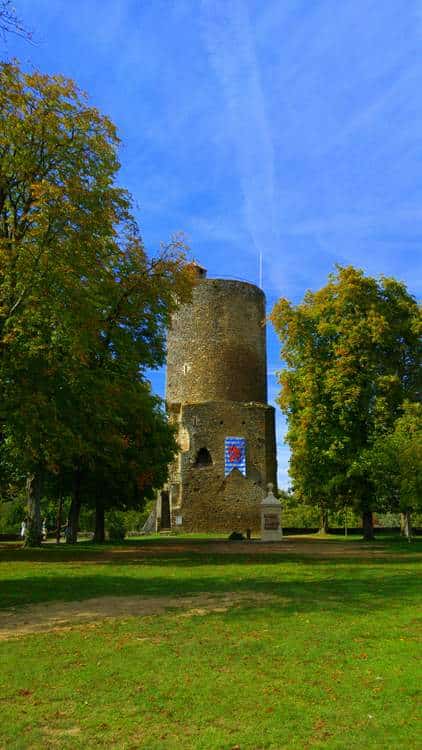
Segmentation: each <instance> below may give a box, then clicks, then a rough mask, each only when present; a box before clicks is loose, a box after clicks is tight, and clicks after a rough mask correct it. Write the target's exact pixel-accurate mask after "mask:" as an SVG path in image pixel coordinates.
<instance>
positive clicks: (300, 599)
mask: <svg viewBox="0 0 422 750" xmlns="http://www.w3.org/2000/svg"><path fill="white" fill-rule="evenodd" d="M266 549H267V548H266ZM421 552H422V546H421V542H416V543H413V544H411V545H408V544H406V543H401V542H397V541H391V540H386V541H382V542H380V543H376V544H373V545H364V544H362V543H360V542H357V541H356V540H353V539H349V540H348V541H347V544H346V543H344V542H339V541H337V540H328V541H326V542H325V541H320V540H318V541H315V540H294V539H293V538H291V539H289V540H287V541H286V542H284V543H283V544H282V545H280V546H279V547H271V548H270V550H269V551H266V552H265V553H264V551H263V549H262V548H260V547H259V544H257V543H255V544H251V545H249V546H248V545H247V544H246V543H245V544H239V545H237V546H236V543H233V544H232V545H231V546H230V545H227V544H222V545H219V544H218V543H217V542H215V541H212V540H201V539H195V540H189V541H184V540H183V539H182V538H180V539H177V540H174V539H168V540H163V539H159V540H157V539H151V540H142V541H130V542H128V543H126V544H124V545H121V546H118V547H117V546H109V545H105V546H104V547H97V546H94V545H91V544H89V543H87V544H79V545H78V546H77V548H76V549H72V548H66V547H65V546H61V547H60V548H56V547H55V546H54V545H46V546H45V547H44V548H43V549H42V550H40V551H34V552H33V551H25V550H22V549H20V548H19V547H18V546H16V545H11V544H9V545H7V544H4V545H3V546H2V548H1V549H0V602H1V610H0V664H1V668H0V715H1V720H0V748H5V749H7V750H12V749H14V748H25V749H26V748H95V747H110V748H132V749H133V750H135V748H147V749H148V750H158V749H160V750H161V749H162V750H168V749H170V748H172V749H173V748H182V749H185V748H186V749H188V748H189V749H195V750H205V749H209V748H212V749H214V748H221V749H222V750H224V749H227V750H230V748H240V749H241V750H259V749H261V748H262V749H263V748H272V749H273V750H281V749H282V748H289V749H290V748H292V749H293V748H295V749H296V748H297V749H300V750H302V749H307V748H327V749H334V748H336V749H338V750H348V749H349V748H359V750H361V749H363V748H365V750H367V749H368V750H371V749H372V748H383V749H384V748H389V749H391V750H395V749H396V748H397V749H398V748H407V749H411V748H415V749H417V748H420V747H421V745H422V743H421V726H420V724H418V721H417V709H418V692H419V685H420V677H421V675H420V669H419V660H420V641H418V635H419V636H420V624H421V621H422V620H421V618H420V600H421V597H420V594H421V588H422V587H421V578H420V561H421V559H422V555H421ZM207 596H208V598H207ZM115 597H118V598H119V599H118V601H121V602H122V603H124V602H126V603H127V604H128V606H129V605H130V607H132V609H133V607H134V608H135V610H136V607H137V606H138V603H139V602H143V603H145V602H150V601H151V602H155V604H154V606H152V607H151V611H150V612H149V613H147V614H146V613H145V612H143V613H141V614H136V613H135V614H134V613H133V612H132V613H131V614H127V613H126V614H123V615H122V613H121V612H120V613H119V608H118V607H117V604H116V599H115ZM180 597H182V598H183V599H181V600H180V601H179V602H178V605H177V606H176V604H175V598H176V599H179V598H180ZM187 597H188V599H187ZM94 600H95V602H97V604H96V606H98V600H101V602H102V607H103V608H102V614H101V615H98V612H96V611H95V606H94V603H93V602H94ZM58 602H62V604H61V605H60V604H57V603H58ZM157 602H161V603H162V605H163V606H162V607H161V609H158V610H157V606H158V605H157ZM66 603H67V604H66ZM72 603H73V604H72ZM167 605H168V607H169V608H167V609H166V606H167ZM54 607H55V608H56V610H55V611H56V615H55V619H54V620H52V619H51V612H52V611H53V608H54ZM60 608H62V611H61V609H60ZM58 610H59V615H60V616H57V611H58ZM79 615H82V616H83V617H84V618H85V620H84V621H83V622H80V621H79V620H78V617H79ZM113 615H115V617H113ZM49 618H50V619H49ZM35 622H38V624H40V628H41V629H40V630H38V632H31V628H32V627H33V626H34V623H35ZM43 629H44V630H43ZM35 630H36V629H35Z"/></svg>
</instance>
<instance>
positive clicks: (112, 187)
mask: <svg viewBox="0 0 422 750" xmlns="http://www.w3.org/2000/svg"><path fill="white" fill-rule="evenodd" d="M118 145H119V139H118V137H117V134H116V130H115V127H114V125H113V124H112V123H111V122H110V120H109V119H108V118H107V117H104V116H103V115H101V114H100V113H99V112H98V110H97V109H95V108H94V107H91V106H89V104H88V103H87V99H86V97H85V95H84V94H83V93H82V92H81V91H79V89H78V88H77V87H76V85H75V84H74V83H73V82H72V81H70V80H68V79H64V78H63V77H61V76H47V75H42V74H40V73H38V72H35V73H30V74H28V73H23V72H21V71H20V69H19V67H18V65H17V64H15V63H13V64H10V63H9V64H2V65H0V395H1V397H2V410H1V419H2V423H3V430H2V431H3V434H4V435H5V438H6V440H5V445H7V446H8V449H9V450H10V451H11V455H13V457H14V460H15V462H18V463H19V464H20V466H21V467H22V468H24V470H25V471H26V473H27V476H28V482H27V491H28V543H30V544H32V543H39V542H40V539H41V529H40V514H39V499H40V495H41V493H42V481H43V477H44V475H45V474H46V473H48V472H51V471H60V472H62V473H67V472H69V471H70V472H71V473H72V474H73V487H74V495H75V497H78V494H79V489H80V486H81V477H82V475H83V472H84V471H86V470H87V467H89V466H92V462H93V461H94V460H95V451H96V450H97V451H98V450H101V449H99V448H98V439H97V435H101V434H105V433H106V432H107V429H108V426H109V425H110V424H114V423H115V422H116V420H118V419H119V417H118V416H116V414H115V413H114V411H113V404H114V402H113V399H112V398H107V393H110V389H112V388H113V387H115V388H121V387H122V383H125V384H126V386H129V385H130V384H134V383H137V382H142V380H144V378H145V369H146V368H147V367H156V366H158V365H160V364H161V363H162V361H163V357H164V338H165V328H166V326H167V325H168V323H169V320H170V316H171V314H172V312H173V310H174V309H175V307H176V306H177V304H178V303H179V301H180V300H186V299H188V297H189V293H190V288H191V285H192V275H191V274H190V273H189V269H188V268H187V266H186V261H185V256H184V247H183V242H182V241H181V240H180V239H179V238H176V239H175V240H174V241H172V242H171V243H169V245H168V246H167V247H165V248H163V249H162V251H161V253H160V255H159V257H158V258H156V259H153V260H150V259H149V258H148V256H147V254H146V252H145V249H144V247H143V244H142V241H141V238H140V236H139V231H138V227H137V226H136V223H135V221H134V220H133V217H132V213H131V200H130V196H129V195H128V194H127V192H126V191H125V190H123V189H121V188H120V187H118V186H117V185H116V182H115V180H116V175H117V172H118V169H119V162H118V156H117V149H118ZM150 408H152V404H150ZM140 418H141V415H140ZM94 436H95V437H94Z"/></svg>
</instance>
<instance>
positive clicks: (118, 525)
mask: <svg viewBox="0 0 422 750" xmlns="http://www.w3.org/2000/svg"><path fill="white" fill-rule="evenodd" d="M106 528H107V530H108V536H109V539H110V541H113V542H122V541H123V539H124V538H125V535H126V524H125V514H124V513H122V511H117V510H114V511H110V512H109V513H107V520H106Z"/></svg>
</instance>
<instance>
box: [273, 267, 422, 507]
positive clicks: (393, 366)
mask: <svg viewBox="0 0 422 750" xmlns="http://www.w3.org/2000/svg"><path fill="white" fill-rule="evenodd" d="M271 318H272V321H273V323H274V326H275V328H276V331H277V333H278V335H279V337H280V339H281V342H282V357H283V359H284V360H285V362H286V365H287V366H286V369H285V370H282V371H281V373H280V383H281V386H282V388H281V394H280V399H279V402H280V405H281V408H282V409H283V411H284V412H285V413H286V415H287V420H288V433H287V442H288V443H289V445H290V448H291V452H292V457H291V464H290V473H291V476H292V479H293V485H294V489H295V491H296V493H297V494H298V495H299V496H301V497H302V498H303V501H304V502H308V503H311V504H319V505H320V506H321V507H323V508H324V507H329V508H331V509H336V507H339V508H341V507H342V506H344V505H345V504H347V505H351V504H352V503H353V504H354V505H355V507H356V508H357V509H360V510H362V511H367V510H373V509H375V508H376V507H378V506H377V498H376V496H375V491H374V485H373V483H372V480H371V477H370V475H369V473H368V471H367V470H366V469H365V470H362V471H361V472H359V471H357V470H356V467H357V466H358V465H359V466H362V464H361V463H359V462H360V457H361V455H362V453H363V452H364V451H365V450H367V449H368V447H369V446H370V445H371V444H372V442H373V440H374V439H375V437H376V435H378V434H382V433H384V432H386V431H389V430H391V429H392V427H393V425H394V422H395V420H396V418H397V417H398V416H399V415H400V413H401V408H402V404H403V402H404V401H405V399H408V400H410V401H414V400H417V398H418V394H419V393H420V386H421V366H420V365H421V343H420V332H421V316H420V310H419V309H418V306H417V304H416V301H415V300H414V298H413V297H412V296H411V295H410V294H409V293H408V291H407V290H406V288H405V286H404V285H403V284H401V283H400V282H398V281H396V280H394V279H388V278H381V279H379V280H377V279H374V278H371V277H366V276H365V275H364V274H363V272H362V271H359V270H356V269H354V268H352V267H347V268H342V267H338V268H337V271H336V273H335V274H332V275H331V276H330V279H329V282H328V284H327V285H326V286H324V287H323V288H322V289H321V290H320V291H318V292H315V293H314V292H307V294H306V295H305V298H304V300H303V302H301V303H300V304H298V305H296V306H295V305H293V304H292V303H290V302H289V301H288V300H286V299H282V300H280V301H279V302H278V303H277V305H276V306H275V308H274V310H273V312H272V316H271Z"/></svg>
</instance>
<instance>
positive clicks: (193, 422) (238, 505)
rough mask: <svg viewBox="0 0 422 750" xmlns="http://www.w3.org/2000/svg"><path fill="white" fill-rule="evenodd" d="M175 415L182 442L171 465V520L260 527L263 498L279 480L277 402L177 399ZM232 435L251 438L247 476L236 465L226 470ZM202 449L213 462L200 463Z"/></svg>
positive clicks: (212, 527)
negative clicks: (180, 402)
mask: <svg viewBox="0 0 422 750" xmlns="http://www.w3.org/2000/svg"><path fill="white" fill-rule="evenodd" d="M171 418H172V420H173V421H175V422H177V424H178V432H179V444H180V447H181V452H180V454H179V456H178V458H177V460H176V461H175V463H174V464H173V465H172V466H171V469H170V478H169V491H170V502H171V508H172V526H179V528H180V529H183V530H184V531H224V532H230V531H233V530H235V529H238V530H240V531H242V530H243V531H245V530H246V529H247V528H250V529H252V530H253V531H258V530H259V528H260V501H261V500H262V498H263V496H264V494H265V488H266V485H267V483H268V482H273V483H274V484H275V481H276V458H275V455H276V453H275V428H274V409H273V407H271V406H268V405H266V404H260V403H253V402H252V403H239V402H224V401H219V402H216V401H208V402H204V403H201V404H184V405H180V406H176V405H174V407H173V409H172V411H171ZM228 436H231V437H244V438H245V440H246V477H245V476H243V475H242V474H241V473H240V472H239V471H237V470H234V471H233V472H232V473H231V474H230V475H228V476H227V477H226V476H225V471H224V469H225V466H224V455H225V451H224V447H225V438H226V437H228ZM203 449H206V451H207V452H208V454H209V457H210V460H211V462H212V463H209V464H208V465H198V463H197V459H198V455H200V452H201V450H203ZM180 519H181V520H180ZM177 520H178V522H176V521H177Z"/></svg>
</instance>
